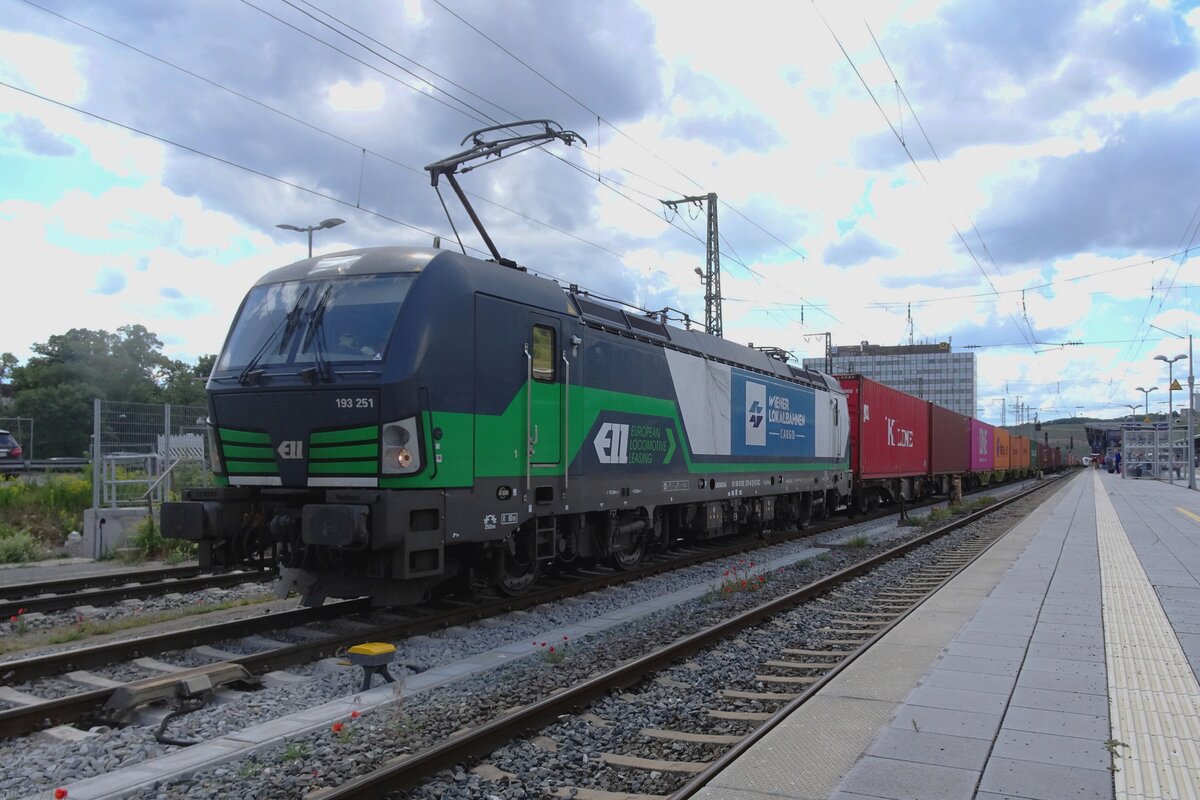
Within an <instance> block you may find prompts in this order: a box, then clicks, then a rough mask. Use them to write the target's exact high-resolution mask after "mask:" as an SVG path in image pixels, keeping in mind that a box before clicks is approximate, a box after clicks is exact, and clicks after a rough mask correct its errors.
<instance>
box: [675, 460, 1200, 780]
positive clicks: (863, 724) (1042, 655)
mask: <svg viewBox="0 0 1200 800" xmlns="http://www.w3.org/2000/svg"><path fill="white" fill-rule="evenodd" d="M1198 675H1200V492H1191V491H1188V490H1187V489H1184V488H1182V486H1181V485H1179V484H1177V485H1175V486H1170V485H1167V484H1165V483H1158V482H1153V481H1134V480H1123V479H1122V478H1121V477H1120V476H1117V475H1108V474H1107V473H1097V472H1092V471H1088V472H1084V473H1081V474H1079V475H1076V476H1075V477H1073V478H1072V479H1070V481H1069V482H1068V483H1067V484H1066V485H1065V486H1064V487H1063V489H1061V490H1060V491H1059V492H1058V493H1056V494H1055V495H1054V496H1053V497H1051V498H1050V499H1049V500H1047V501H1046V502H1045V503H1043V504H1042V505H1041V506H1040V507H1039V508H1038V509H1036V510H1035V512H1034V513H1033V514H1031V515H1030V516H1029V517H1028V518H1026V519H1025V520H1024V521H1022V522H1021V523H1020V524H1019V525H1018V526H1017V527H1016V528H1014V529H1013V531H1011V532H1010V533H1009V534H1008V536H1006V537H1005V538H1004V539H1003V540H1001V541H1000V542H998V543H997V544H996V545H995V546H993V547H992V548H991V550H989V551H988V552H987V553H986V554H984V555H983V556H982V557H981V558H980V559H978V560H977V561H976V562H975V563H973V564H972V565H971V566H970V567H968V568H967V569H966V570H965V571H964V572H963V573H962V574H960V575H959V576H958V577H957V578H955V579H954V580H953V581H951V582H950V583H949V584H947V586H946V587H944V588H943V589H942V590H941V591H939V592H938V593H937V594H935V595H934V596H933V597H932V598H931V599H930V600H929V601H927V602H926V603H925V604H924V605H923V606H922V607H921V608H919V609H917V610H916V611H915V612H913V613H912V614H910V615H909V616H908V617H907V618H906V619H905V620H903V621H902V622H901V623H900V624H898V625H897V626H896V627H895V628H894V629H893V630H892V631H891V632H889V633H888V635H887V636H885V637H884V639H883V640H882V641H881V642H880V644H878V645H877V646H876V647H875V648H873V649H872V651H871V652H869V653H868V654H866V655H865V656H864V657H863V658H862V659H860V660H859V661H858V662H856V663H855V664H854V665H852V666H851V667H850V668H848V669H846V670H845V671H843V672H842V673H841V674H839V675H838V676H837V677H836V678H834V680H832V681H831V682H830V683H829V684H828V685H827V686H826V687H825V688H824V689H823V690H822V691H821V693H820V694H819V695H818V696H817V697H816V698H814V699H813V700H812V701H810V702H809V703H807V704H806V705H804V706H802V707H801V708H800V709H798V710H797V711H796V712H795V713H793V714H792V715H791V716H789V717H788V718H787V719H786V720H784V721H783V722H782V723H780V724H779V725H778V726H776V728H775V729H774V730H772V731H771V732H770V733H768V734H767V735H766V736H764V737H763V739H762V740H760V741H759V742H758V743H757V744H756V745H755V746H754V747H753V748H751V749H750V750H749V751H747V752H746V753H745V754H744V755H743V757H742V758H741V759H739V760H738V762H737V763H735V764H733V765H731V766H730V767H729V768H728V769H726V770H725V771H723V772H722V773H721V774H719V775H717V776H716V777H715V778H714V779H713V780H712V781H711V782H710V783H709V784H708V786H706V787H705V788H704V789H703V790H702V791H701V792H700V794H699V795H697V796H698V797H700V798H703V799H704V800H718V798H721V799H724V798H735V797H736V798H740V799H742V800H763V798H780V797H788V798H798V799H800V800H808V799H809V798H811V799H812V800H825V799H826V798H836V800H871V799H879V798H886V799H887V800H910V799H911V798H921V800H960V799H967V798H970V799H972V800H974V799H975V798H978V799H979V800H991V799H993V798H1015V799H1017V800H1020V799H1022V798H1024V799H1025V800H1059V799H1060V798H1099V799H1101V800H1126V798H1129V799H1130V800H1134V799H1135V798H1136V799H1137V800H1141V799H1142V798H1145V800H1150V799H1151V798H1185V799H1186V800H1200V683H1198V682H1197V676H1198Z"/></svg>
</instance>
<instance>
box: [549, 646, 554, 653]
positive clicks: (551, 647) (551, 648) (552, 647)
mask: <svg viewBox="0 0 1200 800" xmlns="http://www.w3.org/2000/svg"><path fill="white" fill-rule="evenodd" d="M550 652H551V653H553V652H554V645H550Z"/></svg>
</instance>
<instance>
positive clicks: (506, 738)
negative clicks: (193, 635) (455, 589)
mask: <svg viewBox="0 0 1200 800" xmlns="http://www.w3.org/2000/svg"><path fill="white" fill-rule="evenodd" d="M1042 486H1044V487H1046V486H1049V485H1042ZM1039 488H1040V487H1039ZM1026 494H1028V493H1026ZM1037 501H1038V503H1040V500H1037ZM1012 503H1021V498H1014V499H1010V500H1006V501H1004V503H1002V504H998V505H997V506H994V507H992V509H989V510H988V512H991V511H992V510H995V509H1003V507H1007V506H1009V505H1010V504H1012ZM1033 503H1034V501H1033V500H1032V499H1031V500H1030V501H1028V503H1027V509H1026V510H1025V511H1024V512H1021V511H1018V512H1013V513H1022V515H1024V513H1027V511H1028V509H1032V507H1033ZM988 519H989V517H988V515H986V513H978V515H973V516H972V517H968V518H965V519H959V521H956V522H954V523H953V524H950V525H948V527H947V528H943V529H940V530H937V531H934V533H932V534H925V535H920V536H918V537H916V539H914V540H913V541H911V542H908V543H905V545H901V546H899V547H895V548H892V549H890V551H887V552H886V553H884V554H883V555H881V557H878V558H871V559H868V560H864V561H863V563H859V564H854V565H853V566H851V567H848V569H842V570H838V571H836V573H830V570H829V569H824V573H826V577H822V578H820V579H818V581H811V579H809V581H803V582H797V583H791V581H790V578H786V577H781V578H780V581H781V582H784V583H787V584H788V585H786V587H784V585H781V587H780V590H781V591H784V590H786V591H785V593H784V594H780V595H779V596H776V597H775V599H774V600H773V601H772V602H769V603H764V604H760V606H752V607H750V604H749V603H745V604H743V606H740V607H743V608H744V610H742V613H738V614H734V615H733V618H732V619H721V621H720V622H719V624H716V625H712V626H704V625H703V624H702V622H703V620H704V619H719V618H725V616H728V615H730V610H728V609H727V608H726V607H724V606H721V604H720V602H716V601H714V602H713V603H712V604H706V603H702V604H701V606H698V607H696V606H691V607H680V608H678V609H674V608H671V609H670V610H666V612H664V613H665V614H666V615H667V616H671V615H672V614H673V615H674V616H676V619H674V621H670V620H667V619H666V618H660V616H656V615H654V616H652V618H648V619H647V620H646V621H644V625H640V624H625V625H624V626H622V627H620V630H619V632H618V631H616V630H614V632H613V636H605V637H599V638H596V639H594V640H592V642H589V643H588V644H584V645H582V646H583V648H586V649H584V650H577V651H575V655H572V656H571V660H569V661H566V662H564V663H563V664H557V663H548V662H547V663H542V662H541V661H540V660H539V658H536V657H533V658H524V660H520V661H518V662H517V663H514V664H512V667H511V669H512V672H504V673H502V674H494V673H486V674H480V675H479V676H478V678H473V679H468V680H464V681H463V682H462V684H452V685H445V686H444V687H443V688H437V690H432V692H433V693H432V694H428V696H425V694H421V696H420V697H421V700H420V703H418V704H415V705H414V699H415V698H414V699H406V700H403V702H400V703H396V702H394V700H388V702H384V704H383V705H382V706H374V705H370V704H368V705H367V706H366V708H362V706H361V705H359V702H358V699H356V698H350V697H346V698H343V699H342V700H338V702H336V703H331V704H330V706H336V708H338V709H344V710H341V711H335V714H337V715H340V716H338V718H340V721H337V722H335V724H334V728H332V733H330V730H329V728H328V724H329V722H325V724H324V733H323V730H322V726H320V724H319V723H318V724H317V727H316V728H313V727H312V722H311V720H312V718H313V717H312V716H311V715H302V716H304V718H306V720H310V722H307V723H306V724H307V726H308V727H307V728H300V729H294V733H293V734H287V736H288V738H287V740H286V741H284V742H283V744H286V745H287V747H283V745H282V744H281V745H280V748H281V750H280V751H271V750H266V751H260V752H259V754H258V756H251V757H250V758H248V759H245V758H244V759H242V760H240V762H235V763H233V764H223V765H222V766H221V768H220V769H216V770H215V774H214V770H211V769H206V770H202V771H200V772H198V774H194V775H192V772H193V771H194V766H193V768H190V769H188V775H190V777H188V778H187V780H186V782H181V783H178V784H176V783H174V782H173V778H172V777H169V776H166V777H163V776H162V774H160V777H158V778H157V780H156V782H155V787H156V788H155V789H154V790H151V789H150V788H149V786H148V787H146V788H145V789H144V790H137V792H133V790H131V792H128V793H121V794H113V795H104V796H106V798H108V796H112V798H116V796H122V798H124V796H131V798H136V799H137V800H146V799H149V798H154V796H158V795H157V794H156V792H157V793H161V792H162V790H163V789H164V788H166V790H167V792H168V794H169V792H170V790H172V787H173V786H178V787H179V790H180V792H182V790H184V789H185V787H186V789H187V790H188V792H191V793H192V796H217V795H218V794H223V793H230V792H244V793H245V795H246V798H247V799H250V798H256V799H259V798H272V799H274V798H300V796H304V798H306V799H311V800H318V799H319V800H328V799H329V798H338V799H341V798H380V796H391V798H400V796H403V798H436V796H443V795H444V793H449V794H445V796H488V795H491V794H496V795H498V796H506V790H505V788H504V787H503V786H498V784H493V783H490V781H497V780H499V781H502V782H503V781H506V780H511V781H515V784H514V786H515V787H516V788H515V789H512V790H514V792H518V789H521V788H522V787H523V790H524V792H527V793H528V796H548V794H550V793H551V790H552V789H556V787H557V790H558V792H562V795H560V796H577V798H588V796H594V798H604V796H605V795H604V794H602V793H598V794H590V795H589V792H592V790H594V789H605V790H611V792H616V793H618V794H620V793H624V794H638V795H640V794H655V793H661V794H664V795H666V794H671V793H672V792H676V790H678V789H680V788H682V786H683V783H684V782H685V781H686V780H688V777H690V776H691V775H694V774H696V772H702V771H703V770H704V769H706V768H707V766H708V765H709V763H710V762H712V760H713V758H710V757H704V758H691V759H686V758H685V756H686V754H688V753H689V752H696V750H697V748H701V750H702V748H707V747H712V748H719V750H722V751H724V750H725V748H727V747H728V746H730V745H731V744H732V742H733V741H736V740H740V739H742V738H743V736H744V735H745V733H746V730H743V729H739V728H738V726H751V724H757V723H761V722H762V721H764V720H767V718H769V717H770V715H772V712H774V711H775V710H776V709H778V708H779V706H780V705H781V704H784V703H786V702H791V700H793V699H796V698H797V697H798V696H802V694H804V696H808V693H806V692H808V687H809V686H816V685H818V684H820V682H821V681H822V675H824V674H826V673H832V670H834V669H841V668H845V666H844V664H848V663H850V658H851V657H853V655H854V651H856V650H857V649H858V648H860V646H862V645H863V644H864V643H869V642H870V640H874V639H875V638H877V634H881V630H882V626H881V620H883V625H890V624H893V622H894V620H895V619H898V618H899V616H900V615H902V614H904V613H906V609H907V608H910V607H912V606H914V604H916V602H917V600H919V599H920V597H924V596H925V595H926V594H929V593H930V591H932V590H934V588H936V585H938V584H940V583H941V582H943V581H946V579H948V575H949V572H947V571H946V569H944V567H943V569H942V570H941V572H922V573H919V575H914V571H916V570H917V569H918V567H919V564H918V561H919V559H924V558H926V557H928V553H929V551H930V549H931V548H932V549H935V551H937V549H947V548H949V547H950V545H952V543H954V542H955V541H956V540H958V539H973V537H976V536H977V535H978V534H979V533H980V531H978V530H976V529H977V528H979V527H980V525H992V524H998V523H992V522H988ZM990 519H995V517H990ZM1014 524H1015V523H1014ZM966 525H970V527H971V528H970V529H968V530H966V531H960V533H950V531H954V530H955V529H961V528H964V527H966ZM1008 527H1010V525H1004V530H1007V528H1008ZM948 533H949V536H947V534H948ZM943 537H944V539H943ZM935 540H941V541H935ZM850 552H851V553H853V551H852V549H851V551H850ZM968 558H970V557H967V558H964V557H962V555H958V557H955V558H954V560H955V561H956V564H954V565H952V566H953V567H954V569H955V570H956V569H959V567H960V566H961V565H962V564H966V563H967V560H968ZM834 560H836V561H841V560H844V559H842V555H838V557H835V558H834V559H829V558H818V559H812V560H811V563H805V565H806V566H803V567H802V566H800V565H797V567H796V569H799V570H800V573H802V575H810V573H820V572H821V571H822V565H828V564H830V561H834ZM881 573H882V575H883V576H884V577H880V575H881ZM872 582H874V584H877V585H876V589H877V591H875V590H872V593H871V594H870V596H864V597H863V599H860V600H853V595H856V594H857V593H860V591H862V589H863V585H864V583H865V584H866V585H871V584H872ZM800 583H803V585H800ZM888 583H892V584H895V585H890V587H889V585H884V584H888ZM899 584H905V585H902V587H899ZM793 585H796V587H799V588H798V589H797V590H794V591H792V590H791V587H793ZM845 587H853V588H854V589H853V590H848V589H845ZM898 587H899V588H898ZM840 588H841V589H840ZM605 594H606V595H607V593H605ZM769 594H772V593H770V591H769V590H767V591H764V595H769ZM844 595H848V596H850V597H847V596H844ZM610 596H611V595H610ZM757 599H758V595H743V596H740V600H746V601H755V600H757ZM734 607H736V608H737V607H739V606H738V604H737V603H734ZM788 608H791V609H792V610H791V612H788V610H787V609H788ZM883 614H886V616H881V615H883ZM797 619H799V620H802V627H803V626H804V625H809V626H810V627H811V625H812V624H815V622H812V620H820V627H818V628H817V630H808V632H806V633H804V634H802V636H799V639H800V642H799V643H797V642H796V640H794V637H796V636H797V634H796V633H794V631H793V632H791V633H790V632H788V631H787V630H786V628H787V626H788V625H791V624H793V622H794V620H797ZM781 620H791V621H788V622H784V621H781ZM750 622H758V624H760V627H758V628H757V630H756V628H754V627H746V625H748V624H750ZM864 622H866V624H864ZM679 631H682V632H683V633H682V634H680V633H677V632H679ZM763 642H766V649H763V648H762V646H760V645H762V644H763ZM751 645H754V646H751ZM534 646H536V643H534ZM748 649H755V650H757V651H756V652H750V654H749V655H748V654H746V650H748ZM785 650H793V651H794V652H785ZM544 655H545V652H544ZM689 655H691V660H690V661H685V658H688V657H689ZM734 656H742V657H743V660H744V658H745V657H751V658H755V660H757V661H756V663H755V664H754V666H752V667H750V668H749V670H748V675H746V676H743V679H742V685H738V682H736V681H734V682H726V684H725V686H727V687H732V688H730V691H728V692H720V693H719V694H718V697H716V698H715V699H714V698H712V697H708V698H707V699H708V703H707V704H708V706H709V708H708V709H706V708H703V705H704V703H702V702H700V700H697V698H702V697H703V696H708V694H710V692H709V690H710V688H713V687H714V686H721V685H722V684H721V681H730V676H728V674H727V672H728V670H727V666H726V664H727V662H728V661H731V658H733V657H734ZM769 662H774V663H769ZM784 662H786V663H784ZM714 664H715V668H716V670H718V674H716V675H715V676H714V675H713V674H708V673H707V672H706V670H707V669H712V668H714ZM781 664H782V666H781ZM692 669H696V670H697V672H691V670H692ZM746 681H749V685H746ZM631 687H632V688H631ZM614 690H617V691H614ZM622 690H624V691H622ZM425 691H431V690H425ZM655 692H658V693H659V696H658V698H656V699H654V698H653V697H652V696H654V694H655ZM376 697H377V698H378V697H382V694H380V693H378V692H377V693H376ZM626 700H628V705H623V704H624V703H626ZM652 700H653V702H652ZM378 702H379V700H378V699H376V700H374V703H378ZM698 702H700V705H698V706H697V703H698ZM589 703H593V704H594V705H592V706H590V708H588V712H587V714H582V715H580V714H576V712H577V710H578V709H580V708H581V706H584V708H586V706H588V704H589ZM660 705H661V706H662V708H667V709H671V711H670V714H674V710H676V709H678V710H679V712H680V714H683V711H684V710H685V709H690V710H691V711H692V712H695V715H704V714H709V712H712V714H713V716H714V717H719V722H720V724H721V726H733V728H734V730H732V732H730V730H728V729H727V728H726V729H725V732H724V735H722V734H721V733H718V734H712V733H703V732H702V733H698V734H697V733H696V732H694V730H692V732H689V730H674V729H673V728H674V727H680V728H682V727H684V726H672V724H650V723H646V724H642V726H641V727H637V724H636V722H637V720H638V715H644V714H647V712H648V710H647V709H652V708H653V709H654V712H655V714H658V712H660V711H661V709H659V706H660ZM722 705H724V706H725V708H724V709H722V708H721V706H722ZM354 708H359V709H361V715H360V714H359V712H358V711H354V714H353V715H352V714H350V709H354ZM730 709H732V710H730ZM661 712H662V714H667V712H666V711H661ZM343 715H344V716H343ZM352 717H360V718H352ZM605 718H607V720H610V721H611V722H606V721H605ZM689 718H690V717H689ZM631 720H632V721H634V724H635V728H634V729H632V732H631V733H629V732H626V730H624V728H628V726H629V724H630V721H631ZM330 721H334V720H330ZM271 724H272V726H275V724H276V723H274V722H272V723H271ZM570 724H575V727H574V729H572V730H571V732H568V733H565V734H562V745H563V746H564V747H568V748H570V751H569V752H568V753H565V754H564V753H557V754H556V753H554V752H553V748H554V741H553V739H552V738H553V736H558V735H560V732H562V729H563V728H565V727H569V726H570ZM542 726H551V728H548V729H545V730H541V734H542V735H539V736H536V738H533V739H529V738H521V736H523V735H524V734H527V733H529V732H535V730H538V729H539V728H540V727H542ZM601 726H602V727H601ZM583 728H587V729H588V730H587V732H586V733H583V732H581V730H582V729H583ZM602 729H607V730H610V733H604V734H601V733H599V732H601V730H602ZM612 729H619V730H620V732H622V733H620V735H622V736H623V735H625V734H626V733H629V736H626V738H631V740H635V739H637V738H638V736H641V738H643V739H644V740H646V741H649V742H650V744H649V745H647V744H644V741H643V742H642V744H636V742H635V744H631V745H630V746H622V745H619V744H613V740H616V739H619V738H620V736H618V735H616V734H612V733H611V730H612ZM256 730H257V729H256ZM677 734H678V735H679V736H680V739H679V740H676V739H674V736H676V735H677ZM247 735H248V736H250V738H251V739H253V740H256V741H257V740H258V739H257V736H259V735H262V734H259V733H253V732H247ZM593 738H594V739H595V741H598V742H601V744H594V745H593V744H584V742H587V741H588V740H589V739H593ZM223 741H224V740H223ZM514 742H517V744H514ZM697 742H698V744H697ZM224 746H226V745H222V747H224ZM539 747H547V748H548V750H547V751H546V752H541V751H540V750H538V748H539ZM646 747H650V748H655V747H658V748H660V751H661V752H659V757H658V758H652V759H646V758H640V757H637V756H630V754H628V753H629V752H635V753H636V752H640V751H641V750H643V748H646ZM678 747H682V748H683V750H682V753H683V754H680V753H679V752H676V748H678ZM493 751H494V752H493ZM514 752H517V754H516V756H512V753H514ZM486 753H492V757H490V758H488V759H487V763H484V764H480V765H479V768H478V770H479V775H475V774H474V772H472V774H468V770H469V769H470V765H472V764H474V763H475V762H474V759H475V758H478V757H480V756H482V754H486ZM504 753H506V754H505V756H502V754H504ZM539 757H540V760H539ZM504 758H506V759H508V760H503V759H504ZM497 759H500V760H497ZM493 762H494V763H493ZM598 762H604V763H602V764H598ZM188 763H193V762H188ZM379 763H386V766H385V769H384V770H382V771H379V772H378V774H377V772H370V774H365V775H364V774H360V772H364V771H365V770H367V769H368V768H370V766H372V765H376V764H379ZM527 764H528V770H527V769H526V765H527ZM581 765H582V766H581ZM446 768H452V769H451V770H450V771H448V772H443V774H440V776H437V777H434V776H436V775H437V774H438V770H443V769H446ZM587 771H592V772H596V771H599V772H600V774H602V775H604V776H607V777H605V778H604V781H608V782H607V783H602V784H598V783H595V781H599V780H600V778H596V777H595V776H592V777H590V778H582V777H581V778H580V781H578V782H576V783H574V784H572V783H571V782H570V781H565V780H563V778H562V775H570V774H572V772H574V774H582V772H587ZM230 775H238V776H240V777H241V778H242V780H238V778H236V777H234V778H230ZM254 775H260V776H262V777H263V778H269V780H254V781H247V780H245V778H246V776H254ZM451 775H452V776H451ZM647 775H649V776H655V777H650V778H648V777H646V776H647ZM222 776H223V777H222ZM547 776H553V780H551V778H548V777H547ZM431 780H432V781H433V782H432V783H431V782H430V781H431ZM464 781H466V782H467V783H463V782H464ZM652 784H653V786H652ZM664 784H667V788H665V789H661V787H662V786H664ZM654 787H659V788H654ZM660 789H661V790H660ZM576 790H578V794H572V793H575V792H576ZM395 792H406V793H404V794H391V793H395ZM508 796H518V795H508Z"/></svg>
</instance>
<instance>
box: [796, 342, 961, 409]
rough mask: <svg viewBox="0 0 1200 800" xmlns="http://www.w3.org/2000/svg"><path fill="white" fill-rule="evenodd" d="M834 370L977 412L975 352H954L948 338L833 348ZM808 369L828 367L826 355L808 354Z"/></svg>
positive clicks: (953, 406) (806, 364) (951, 407)
mask: <svg viewBox="0 0 1200 800" xmlns="http://www.w3.org/2000/svg"><path fill="white" fill-rule="evenodd" d="M832 356H833V374H835V375H841V374H858V375H863V376H865V377H868V378H870V379H871V380H875V381H879V382H880V383H884V384H887V385H888V386H892V387H894V388H896V389H899V390H900V391H902V392H908V393H909V394H911V395H914V396H916V397H920V398H922V399H925V400H930V401H932V402H934V403H937V404H938V405H939V406H942V407H944V408H948V409H950V410H951V411H957V412H958V413H959V414H962V415H964V416H968V417H974V416H976V412H975V403H976V396H977V392H976V388H975V354H974V353H953V352H951V351H950V343H949V342H938V343H936V344H913V345H899V346H895V347H888V346H885V345H877V344H870V343H868V342H863V343H862V344H857V345H851V346H845V345H841V346H837V347H834V348H832ZM804 366H805V367H806V368H808V369H818V370H824V369H825V359H824V358H806V359H804Z"/></svg>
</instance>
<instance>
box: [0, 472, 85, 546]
mask: <svg viewBox="0 0 1200 800" xmlns="http://www.w3.org/2000/svg"><path fill="white" fill-rule="evenodd" d="M91 504H92V481H91V476H90V475H88V474H86V473H82V474H75V475H43V476H32V477H31V479H28V480H15V481H4V482H3V483H0V525H4V526H8V527H10V528H14V529H18V530H24V531H28V532H29V533H30V534H31V535H32V536H33V538H34V539H35V540H37V541H39V542H41V543H42V544H44V545H49V546H54V547H57V546H59V545H61V544H62V541H63V539H64V538H66V535H67V533H68V532H69V531H73V530H79V529H81V528H82V527H83V511H84V509H86V508H88V507H89V506H90V505H91Z"/></svg>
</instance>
